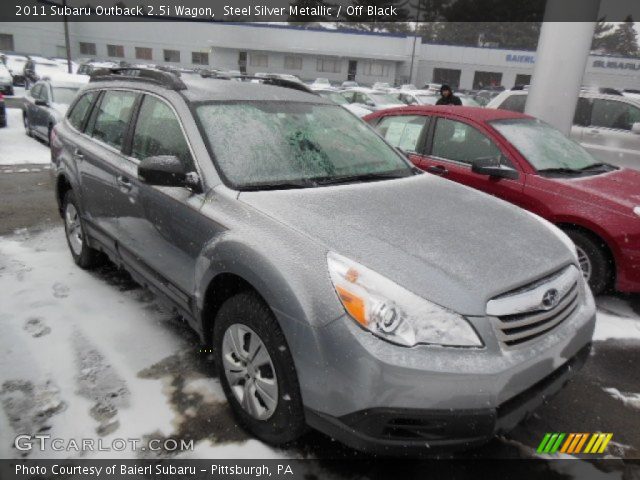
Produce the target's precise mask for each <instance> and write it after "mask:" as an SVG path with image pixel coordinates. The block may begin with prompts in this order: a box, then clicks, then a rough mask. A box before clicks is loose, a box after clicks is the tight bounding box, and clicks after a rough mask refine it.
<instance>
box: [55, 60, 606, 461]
mask: <svg viewBox="0 0 640 480" xmlns="http://www.w3.org/2000/svg"><path fill="white" fill-rule="evenodd" d="M112 76H113V79H110V80H108V81H92V82H90V83H89V86H88V87H87V88H86V89H84V90H83V91H82V92H81V94H80V95H79V97H78V99H77V100H76V102H75V103H74V105H72V106H71V108H70V110H69V112H68V114H67V117H66V119H65V120H64V121H62V122H60V123H59V124H58V125H57V126H56V128H55V132H56V134H55V135H54V140H53V145H52V155H53V164H52V165H53V166H52V173H53V175H54V178H55V179H56V180H55V182H56V187H55V192H56V198H57V200H58V204H59V206H60V212H61V215H62V217H63V219H64V225H65V232H66V236H67V241H68V244H69V248H70V252H71V256H72V258H73V259H74V261H75V262H76V263H77V264H78V265H79V266H80V267H83V268H89V267H91V266H93V265H95V264H96V262H98V261H99V260H100V255H99V253H98V252H104V253H106V254H107V255H108V256H109V257H110V258H112V259H113V260H115V261H116V262H117V264H118V265H122V266H123V267H124V268H126V269H127V270H128V271H129V272H131V274H132V275H133V277H134V278H135V279H137V280H138V281H139V282H141V283H142V284H144V285H148V287H149V288H150V289H152V290H153V291H155V292H156V293H157V294H158V295H159V296H160V298H164V299H166V300H167V301H168V302H170V303H171V305H173V306H174V307H175V308H176V310H177V311H178V312H180V314H181V315H182V316H183V317H184V318H185V320H186V321H187V322H188V323H189V324H190V325H192V326H193V327H194V328H195V329H196V330H197V331H198V332H199V333H200V335H201V338H202V339H203V340H205V341H206V342H207V343H210V344H212V349H213V352H215V353H214V356H215V363H216V367H217V368H216V371H217V372H218V375H219V378H220V382H221V385H222V388H223V389H224V392H225V394H226V396H227V398H228V400H229V405H230V408H231V409H232V411H233V412H234V414H235V416H236V418H237V420H238V422H239V423H240V424H241V425H243V426H244V427H245V428H246V429H247V430H248V431H249V432H251V433H252V434H253V435H255V436H256V437H258V438H260V439H261V440H263V441H266V442H269V443H271V444H282V443H286V442H289V441H292V440H294V439H296V438H297V437H298V436H299V435H301V434H302V433H303V432H304V431H305V430H306V427H307V425H310V426H312V427H314V428H317V429H319V430H321V431H324V432H326V433H328V434H329V435H331V436H332V437H334V438H336V439H339V440H341V441H344V442H345V443H348V444H350V445H352V446H354V447H356V448H360V449H369V450H372V451H382V452H384V453H387V454H388V453H402V454H406V453H407V452H408V451H411V449H417V450H418V451H425V449H426V448H433V447H438V446H448V447H452V446H458V447H459V446H465V447H466V446H470V445H475V444H479V443H482V442H485V441H487V440H488V439H490V438H492V437H493V435H494V434H495V432H496V431H498V432H501V431H507V430H508V429H510V428H512V427H513V425H514V424H515V423H517V422H518V421H519V420H520V419H521V418H523V416H524V415H526V414H527V413H528V412H530V411H531V410H532V409H534V408H535V407H536V406H537V405H539V404H540V403H542V401H543V399H544V398H545V396H547V395H550V394H552V393H553V392H555V391H557V390H558V389H559V388H560V386H561V385H562V384H563V383H564V382H565V381H566V380H567V379H568V378H569V376H571V375H572V374H573V373H574V372H575V371H576V369H577V368H578V367H579V366H580V365H581V364H582V362H584V359H585V356H586V355H588V352H589V345H590V342H591V337H592V333H593V330H594V325H595V306H594V301H593V298H592V296H591V293H590V291H589V289H588V288H587V287H586V283H585V282H584V280H583V278H582V276H581V275H580V273H579V264H578V260H577V256H576V252H575V249H574V247H573V245H572V244H571V242H570V241H569V239H568V238H567V237H566V236H565V235H564V234H562V233H561V232H560V231H559V230H558V229H557V228H555V227H553V226H551V225H550V224H548V223H546V222H542V221H540V220H539V219H538V218H537V217H534V216H532V215H530V214H529V213H527V212H525V211H524V210H521V209H519V208H516V207H514V206H512V205H509V204H508V203H506V202H502V201H499V200H496V199H494V198H492V197H490V196H488V195H484V194H481V193H479V192H477V191H474V190H473V189H470V188H467V187H464V186H462V185H457V184H455V183H453V182H447V181H445V180H442V179H440V178H437V177H434V176H432V175H426V174H423V173H421V172H420V171H419V170H418V169H416V168H415V167H413V166H412V165H411V164H410V163H409V162H408V161H407V160H406V159H405V158H404V157H403V156H402V155H400V154H399V152H398V151H397V150H396V149H394V148H392V147H391V146H390V145H389V144H387V143H386V142H385V141H384V140H383V139H382V138H381V137H380V136H379V135H377V134H376V133H375V132H374V131H373V130H372V129H371V128H370V127H369V126H368V125H366V124H365V123H364V122H361V121H360V120H358V119H357V118H355V117H354V116H353V115H351V114H349V113H348V112H346V111H345V110H344V109H343V108H341V107H339V106H337V105H335V104H333V103H332V102H330V101H329V100H325V99H323V98H321V97H319V96H317V95H313V94H311V93H308V92H303V91H301V90H300V89H298V88H293V87H291V88H284V87H280V86H275V85H269V84H268V83H269V80H270V79H266V81H265V82H264V83H265V84H254V83H250V82H233V81H229V80H221V79H214V78H211V79H208V86H207V88H206V89H204V88H199V87H193V88H192V87H191V86H190V85H189V84H188V83H185V82H183V81H182V80H180V79H179V78H178V77H176V76H175V75H173V74H171V73H167V72H158V71H149V70H140V71H137V72H131V70H130V69H126V70H118V69H114V70H113V71H112ZM100 77H102V78H104V75H102V74H101V75H100ZM96 78H98V77H96ZM255 99H260V101H259V102H256V101H255ZM249 133H250V134H249ZM81 160H82V161H81ZM514 325H517V327H515V326H514ZM140 341H141V342H144V341H148V340H147V339H140ZM429 451H432V450H429Z"/></svg>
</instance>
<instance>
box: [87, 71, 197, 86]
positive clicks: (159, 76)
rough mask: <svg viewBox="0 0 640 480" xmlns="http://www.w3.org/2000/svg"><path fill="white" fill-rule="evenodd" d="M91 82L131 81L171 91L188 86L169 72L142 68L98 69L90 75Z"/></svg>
mask: <svg viewBox="0 0 640 480" xmlns="http://www.w3.org/2000/svg"><path fill="white" fill-rule="evenodd" d="M89 76H90V79H89V81H90V82H103V81H118V80H129V81H137V82H146V83H149V82H150V83H155V84H156V85H161V86H163V87H166V88H168V89H170V90H186V89H187V86H186V85H185V84H184V82H183V81H182V80H180V78H179V77H178V76H177V75H176V74H174V73H172V72H168V71H162V70H158V69H151V68H142V67H115V68H98V69H96V70H94V71H93V72H91V74H90V75H89Z"/></svg>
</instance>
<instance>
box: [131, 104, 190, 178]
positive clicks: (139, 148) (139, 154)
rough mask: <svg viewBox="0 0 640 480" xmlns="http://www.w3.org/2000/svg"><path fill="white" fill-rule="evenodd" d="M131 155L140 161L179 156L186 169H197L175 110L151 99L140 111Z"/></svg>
mask: <svg viewBox="0 0 640 480" xmlns="http://www.w3.org/2000/svg"><path fill="white" fill-rule="evenodd" d="M131 155H132V156H133V157H135V158H137V159H139V160H142V159H143V158H146V157H151V156H154V155H175V156H176V157H178V158H179V159H180V160H181V161H182V162H183V164H184V165H185V166H187V167H188V168H193V159H192V158H191V153H190V151H189V145H188V144H187V141H186V139H185V138H184V134H183V133H182V129H181V128H180V122H179V121H178V119H177V118H176V116H175V114H174V113H173V110H172V109H171V107H169V105H167V104H166V103H165V102H163V101H162V100H159V99H157V98H156V97H153V96H150V95H147V96H145V97H144V100H143V101H142V106H141V107H140V113H139V114H138V120H137V122H136V129H135V133H134V135H133V148H132V152H131Z"/></svg>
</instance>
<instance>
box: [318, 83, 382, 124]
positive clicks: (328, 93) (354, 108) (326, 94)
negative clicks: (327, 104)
mask: <svg viewBox="0 0 640 480" xmlns="http://www.w3.org/2000/svg"><path fill="white" fill-rule="evenodd" d="M312 87H313V86H312ZM311 89H312V90H313V91H314V93H317V94H318V95H320V96H321V97H323V98H326V99H328V100H331V101H332V102H333V103H336V104H338V105H340V106H341V107H343V108H345V109H347V110H349V111H350V112H351V113H353V114H354V115H356V116H357V117H360V118H362V117H364V116H365V115H368V114H370V113H371V110H370V109H368V108H365V107H363V106H362V105H360V104H357V103H349V102H348V101H347V99H346V98H344V96H343V95H341V93H340V91H338V90H337V89H335V88H334V89H331V90H326V89H325V90H319V89H314V88H311Z"/></svg>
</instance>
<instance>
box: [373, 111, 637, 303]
mask: <svg viewBox="0 0 640 480" xmlns="http://www.w3.org/2000/svg"><path fill="white" fill-rule="evenodd" d="M365 120H366V121H368V122H369V123H371V124H373V125H375V126H376V128H377V129H378V130H379V131H380V133H381V134H382V135H383V136H385V138H386V139H387V141H389V142H390V143H392V144H393V145H395V146H396V147H398V148H401V149H403V150H404V151H405V152H407V153H408V154H409V156H410V158H411V160H412V161H413V163H414V164H415V165H416V166H418V167H419V168H421V169H423V170H426V171H428V172H430V173H433V174H435V175H440V176H442V177H444V178H448V179H449V180H453V181H455V182H459V183H462V184H464V185H467V186H470V187H473V188H476V189H478V190H482V191H484V192H486V193H489V194H491V195H495V196H497V197H499V198H502V199H503V200H506V201H508V202H511V203H513V204H515V205H518V206H520V207H522V208H525V209H527V210H529V211H531V212H533V213H535V214H536V215H539V216H541V217H543V218H545V219H546V220H548V221H549V222H551V223H553V224H555V225H557V226H558V227H559V228H561V229H562V230H564V232H565V233H566V234H567V235H568V236H569V237H570V238H571V239H572V240H573V241H574V242H575V244H576V246H577V249H578V258H579V259H580V266H581V268H582V271H583V274H584V276H585V278H586V279H587V281H588V282H589V285H590V286H591V289H592V290H593V291H594V293H596V294H598V293H602V292H603V291H604V290H606V289H607V288H609V287H615V288H616V289H617V290H619V291H623V292H640V219H639V218H638V217H640V207H639V205H640V172H637V171H634V170H629V169H625V168H619V167H616V166H613V165H610V164H606V163H600V162H599V161H598V160H596V159H594V158H593V157H592V156H591V155H590V154H589V153H588V152H587V151H585V150H584V149H583V148H582V147H581V146H580V145H578V144H577V143H575V142H574V141H572V140H570V139H568V138H566V137H565V136H564V135H562V133H560V132H559V131H558V130H556V129H554V128H553V127H551V126H549V125H547V124H546V123H543V122H541V121H539V120H535V119H533V118H532V117H529V116H527V115H523V114H520V113H516V112H511V111H507V110H492V109H481V108H470V107H457V108H450V107H411V108H406V109H403V110H395V111H394V110H387V111H385V112H378V113H376V114H372V115H369V116H367V117H365ZM427 132H432V133H427Z"/></svg>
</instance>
